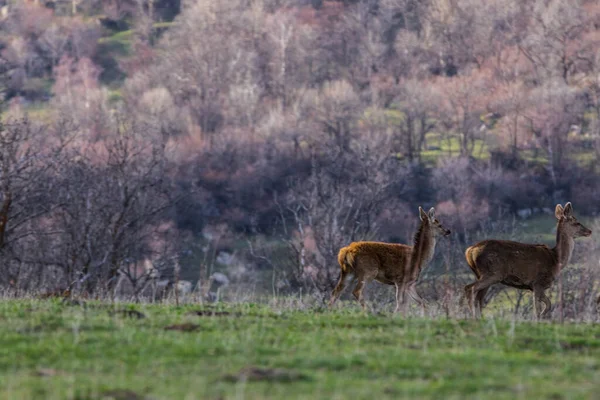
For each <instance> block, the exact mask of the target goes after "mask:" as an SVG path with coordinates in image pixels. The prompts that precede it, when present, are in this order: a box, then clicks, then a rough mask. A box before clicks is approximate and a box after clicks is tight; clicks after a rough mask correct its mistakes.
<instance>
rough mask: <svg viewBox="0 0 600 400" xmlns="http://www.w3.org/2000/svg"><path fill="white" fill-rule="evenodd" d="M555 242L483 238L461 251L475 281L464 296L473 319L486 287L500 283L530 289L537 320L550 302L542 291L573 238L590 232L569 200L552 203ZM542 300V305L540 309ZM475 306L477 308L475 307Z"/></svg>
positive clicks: (566, 255)
mask: <svg viewBox="0 0 600 400" xmlns="http://www.w3.org/2000/svg"><path fill="white" fill-rule="evenodd" d="M554 214H555V216H556V219H557V225H556V245H555V246H554V247H553V248H549V247H548V246H546V245H544V244H527V243H520V242H513V241H509V240H484V241H482V242H479V243H477V244H475V245H473V246H471V247H469V248H468V249H467V250H466V251H465V258H466V259H467V264H469V267H470V268H471V270H472V271H473V273H474V274H475V276H476V277H477V280H476V281H475V282H473V283H470V284H468V285H466V286H465V298H466V299H467V301H468V305H469V309H470V311H471V313H472V315H473V318H477V315H476V314H478V316H481V312H482V308H483V300H484V297H485V295H486V293H487V291H488V289H489V288H490V286H492V285H494V284H496V283H500V284H503V285H506V286H510V287H513V288H516V289H520V290H530V291H532V292H533V300H534V301H533V305H534V312H535V315H536V318H537V319H540V318H542V317H543V316H544V315H545V314H547V313H548V312H549V311H550V309H551V307H552V303H551V302H550V299H548V296H546V294H545V291H546V290H547V289H549V288H550V286H552V283H553V282H554V280H555V279H556V277H557V276H558V274H560V272H561V270H562V269H563V268H564V267H566V266H567V264H569V261H570V259H571V254H572V253H573V248H574V247H575V241H574V239H575V238H578V237H582V236H583V237H587V236H591V235H592V231H591V230H590V229H588V228H586V227H585V226H583V225H582V224H581V223H580V222H579V221H577V218H575V216H574V215H573V206H572V205H571V203H570V202H569V203H567V204H565V206H564V208H563V206H561V205H560V204H557V205H556V209H555V212H554ZM540 303H543V305H544V307H543V308H541V304H540ZM475 306H477V310H476V309H475Z"/></svg>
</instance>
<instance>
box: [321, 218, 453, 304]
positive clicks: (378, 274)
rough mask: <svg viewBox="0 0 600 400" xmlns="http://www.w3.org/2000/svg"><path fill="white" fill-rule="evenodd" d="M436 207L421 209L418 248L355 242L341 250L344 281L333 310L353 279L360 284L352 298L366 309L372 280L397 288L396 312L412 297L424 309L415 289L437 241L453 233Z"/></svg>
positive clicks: (333, 300)
mask: <svg viewBox="0 0 600 400" xmlns="http://www.w3.org/2000/svg"><path fill="white" fill-rule="evenodd" d="M434 212H435V210H434V209H433V207H432V208H431V209H430V210H429V214H426V213H425V211H423V209H422V208H421V207H419V216H420V218H421V225H420V226H419V229H418V230H417V233H416V234H415V239H414V245H413V246H408V245H405V244H395V243H381V242H354V243H351V244H350V245H349V246H347V247H343V248H342V249H340V252H339V254H338V262H339V264H340V269H341V274H340V280H339V282H338V284H337V286H336V287H335V289H333V293H332V295H331V300H330V302H329V305H330V306H332V305H333V304H334V303H335V301H336V300H337V299H338V298H339V296H340V294H341V293H342V290H344V287H345V285H346V279H347V278H349V277H350V276H352V277H353V278H354V280H357V281H358V283H357V285H356V287H355V288H354V290H353V291H352V294H353V295H354V297H356V300H358V302H359V303H360V305H361V306H362V307H363V309H365V301H364V298H363V290H364V288H365V285H366V284H367V283H369V282H371V281H372V280H376V281H378V282H381V283H384V284H386V285H394V286H395V287H396V309H395V311H398V309H399V307H400V303H404V302H405V294H408V295H409V296H410V297H411V298H412V299H413V300H415V301H416V302H417V303H419V305H421V306H422V307H424V306H425V301H424V300H423V299H422V298H421V296H419V294H418V293H417V291H416V289H415V286H416V283H417V280H418V279H419V275H420V273H421V271H422V270H423V269H424V268H425V267H426V266H427V264H428V263H429V261H431V259H432V258H433V253H434V250H435V243H436V239H437V238H438V237H439V236H447V235H449V234H450V231H449V230H448V229H446V228H444V227H443V226H442V224H441V223H440V222H439V221H438V220H437V219H436V218H435V215H434Z"/></svg>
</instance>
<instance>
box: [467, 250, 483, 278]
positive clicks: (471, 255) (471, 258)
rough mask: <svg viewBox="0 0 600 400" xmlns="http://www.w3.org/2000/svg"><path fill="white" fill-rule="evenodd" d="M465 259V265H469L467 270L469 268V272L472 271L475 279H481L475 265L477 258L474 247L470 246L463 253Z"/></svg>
mask: <svg viewBox="0 0 600 400" xmlns="http://www.w3.org/2000/svg"><path fill="white" fill-rule="evenodd" d="M465 258H466V259H467V264H469V268H471V271H473V273H474V274H475V276H476V277H477V279H479V278H481V274H480V273H479V270H478V269H477V264H476V262H475V259H476V258H477V252H476V251H475V246H471V247H469V248H468V249H467V250H466V251H465Z"/></svg>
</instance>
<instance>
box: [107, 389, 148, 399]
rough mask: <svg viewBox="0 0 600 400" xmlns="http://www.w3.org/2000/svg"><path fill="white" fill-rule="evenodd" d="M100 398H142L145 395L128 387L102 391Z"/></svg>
mask: <svg viewBox="0 0 600 400" xmlns="http://www.w3.org/2000/svg"><path fill="white" fill-rule="evenodd" d="M102 398H103V399H112V400H142V399H145V398H146V396H143V395H141V394H139V393H136V392H134V391H133V390H129V389H112V390H106V391H104V392H102Z"/></svg>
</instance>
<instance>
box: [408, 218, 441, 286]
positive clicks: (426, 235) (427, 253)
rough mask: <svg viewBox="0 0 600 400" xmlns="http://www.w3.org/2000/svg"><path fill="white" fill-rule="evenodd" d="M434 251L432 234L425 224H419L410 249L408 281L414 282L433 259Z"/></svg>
mask: <svg viewBox="0 0 600 400" xmlns="http://www.w3.org/2000/svg"><path fill="white" fill-rule="evenodd" d="M434 250H435V237H434V236H433V232H432V231H431V229H430V228H429V226H427V225H426V224H425V223H423V222H421V225H420V226H419V229H418V230H417V233H416V234H415V240H414V244H413V248H412V254H411V257H410V263H409V266H410V269H409V271H408V275H409V278H410V280H413V281H416V280H417V278H418V277H419V274H420V273H421V270H423V268H425V267H426V266H427V264H428V263H429V261H431V259H432V258H433V253H434Z"/></svg>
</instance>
